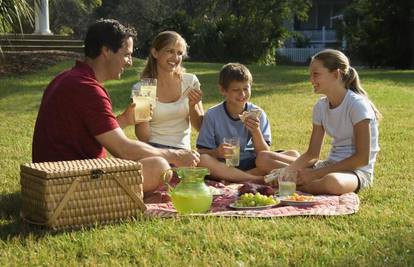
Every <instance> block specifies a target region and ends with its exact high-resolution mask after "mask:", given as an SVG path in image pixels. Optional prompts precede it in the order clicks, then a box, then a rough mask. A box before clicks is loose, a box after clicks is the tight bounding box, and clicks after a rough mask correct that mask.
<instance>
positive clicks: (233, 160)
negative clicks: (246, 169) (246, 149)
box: [223, 137, 240, 167]
mask: <svg viewBox="0 0 414 267" xmlns="http://www.w3.org/2000/svg"><path fill="white" fill-rule="evenodd" d="M223 143H225V144H228V145H231V147H232V153H231V154H227V155H224V157H225V159H226V165H227V166H229V167H237V166H239V164H240V138H239V137H224V138H223Z"/></svg>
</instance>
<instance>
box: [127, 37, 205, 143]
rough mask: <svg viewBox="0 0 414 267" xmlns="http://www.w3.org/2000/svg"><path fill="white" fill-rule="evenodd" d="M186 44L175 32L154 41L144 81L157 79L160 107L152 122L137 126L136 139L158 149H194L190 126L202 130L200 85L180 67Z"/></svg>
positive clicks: (157, 104) (143, 73)
mask: <svg viewBox="0 0 414 267" xmlns="http://www.w3.org/2000/svg"><path fill="white" fill-rule="evenodd" d="M186 55H187V43H186V41H185V40H184V39H183V38H182V37H181V36H180V35H179V34H178V33H176V32H174V31H164V32H161V33H159V34H158V35H157V36H156V37H155V39H154V40H153V43H152V46H151V48H150V54H149V57H148V61H147V64H146V66H145V68H144V70H143V72H142V74H141V78H156V79H157V103H156V106H155V108H154V109H153V115H152V119H151V120H150V121H149V122H143V123H139V124H137V125H136V126H135V134H136V136H137V138H138V139H139V140H141V141H144V142H149V143H150V144H151V145H153V146H155V147H161V148H174V149H191V144H190V133H191V125H192V126H193V127H194V128H195V129H196V130H200V127H201V122H202V118H203V115H204V111H203V106H202V102H201V97H202V92H201V90H200V83H199V82H198V79H197V77H196V76H195V75H193V74H189V73H185V69H184V68H183V67H182V66H181V63H182V60H183V57H185V56H186Z"/></svg>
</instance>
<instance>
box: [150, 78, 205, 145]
mask: <svg viewBox="0 0 414 267" xmlns="http://www.w3.org/2000/svg"><path fill="white" fill-rule="evenodd" d="M197 83H199V81H198V79H197V77H196V76H195V75H194V74H190V73H183V75H182V81H181V93H184V92H185V91H186V90H187V89H188V88H192V87H194V86H195V85H196V84H197ZM189 112H190V109H189V105H188V97H187V96H186V95H183V96H182V97H181V98H180V99H178V100H177V101H175V102H171V103H163V102H159V101H157V104H156V106H155V108H154V110H153V115H152V120H151V121H150V122H149V123H150V127H151V137H150V142H151V143H157V144H161V145H166V146H172V147H177V148H184V149H191V124H190V113H189Z"/></svg>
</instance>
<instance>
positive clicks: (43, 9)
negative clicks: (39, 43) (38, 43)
mask: <svg viewBox="0 0 414 267" xmlns="http://www.w3.org/2000/svg"><path fill="white" fill-rule="evenodd" d="M37 2H38V1H35V31H34V33H35V34H42V35H50V34H53V33H52V32H51V31H50V28H49V0H40V1H39V3H37Z"/></svg>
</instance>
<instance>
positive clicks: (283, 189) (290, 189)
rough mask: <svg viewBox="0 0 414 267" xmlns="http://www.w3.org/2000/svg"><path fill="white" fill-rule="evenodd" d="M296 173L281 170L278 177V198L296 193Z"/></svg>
mask: <svg viewBox="0 0 414 267" xmlns="http://www.w3.org/2000/svg"><path fill="white" fill-rule="evenodd" d="M297 175H298V172H297V171H290V170H283V171H282V172H281V173H280V175H279V177H278V183H279V196H281V197H283V196H291V195H293V194H294V193H295V192H296V177H297Z"/></svg>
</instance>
